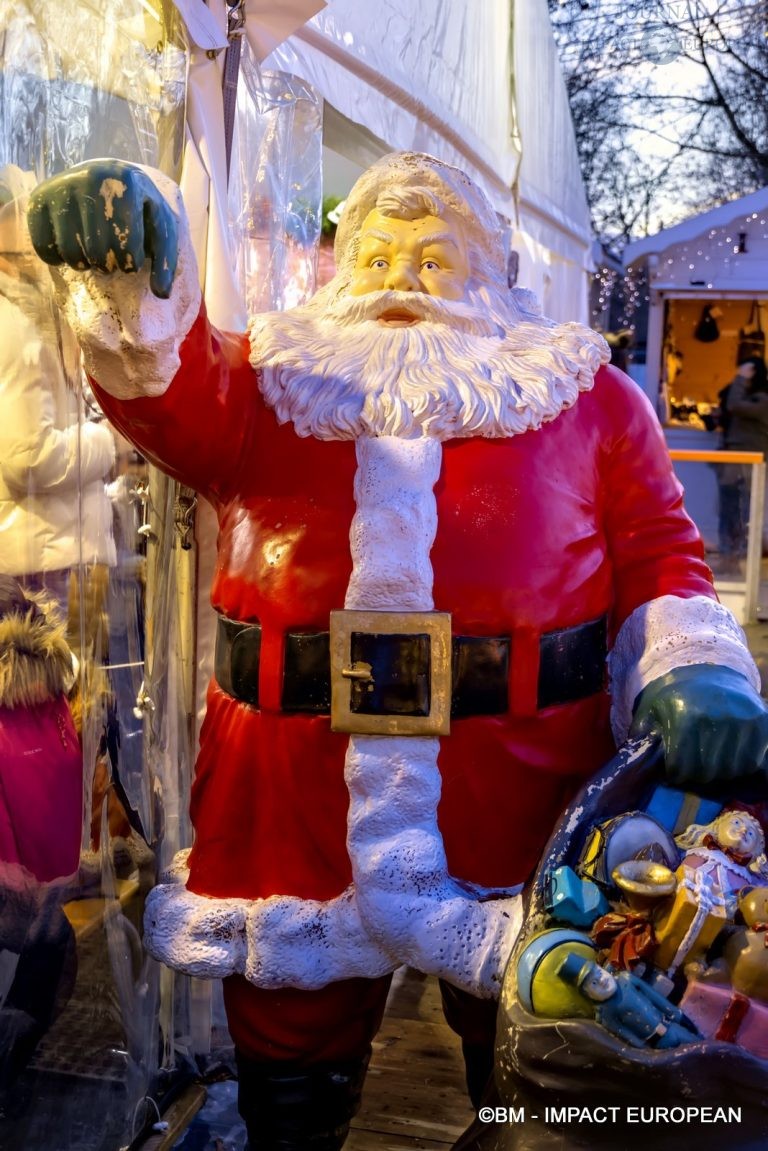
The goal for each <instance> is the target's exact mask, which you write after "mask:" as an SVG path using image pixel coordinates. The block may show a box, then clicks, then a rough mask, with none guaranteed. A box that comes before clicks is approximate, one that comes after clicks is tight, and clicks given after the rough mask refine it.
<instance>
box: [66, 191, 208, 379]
mask: <svg viewBox="0 0 768 1151" xmlns="http://www.w3.org/2000/svg"><path fill="white" fill-rule="evenodd" d="M144 171H146V173H147V175H148V176H149V177H150V179H151V180H152V181H153V183H154V184H155V185H156V187H157V188H158V190H159V191H160V192H161V193H162V195H163V197H164V198H165V200H166V202H167V203H168V204H169V205H170V207H171V208H172V210H173V212H174V213H175V214H176V215H177V216H178V219H179V261H178V265H177V268H176V275H175V277H174V280H173V287H172V289H171V295H170V298H169V299H167V300H161V299H158V297H157V296H154V295H153V294H152V291H151V289H150V286H149V267H148V265H145V267H144V268H143V269H142V270H141V271H140V272H135V273H131V274H123V273H119V272H113V273H107V272H99V271H93V270H91V271H87V272H80V271H75V269H74V268H69V267H66V266H64V267H60V268H51V278H52V280H53V286H54V292H55V295H56V300H57V302H58V304H59V307H60V308H61V309H62V311H63V313H64V315H65V318H66V320H67V323H68V324H69V325H70V327H71V328H72V330H73V332H74V333H75V336H76V337H77V340H78V343H79V344H80V347H81V348H82V350H83V358H84V361H85V367H86V371H87V372H88V374H89V375H91V376H93V378H94V379H95V380H97V381H98V383H99V384H100V385H101V387H102V388H103V389H104V391H106V392H109V394H110V395H112V396H115V397H116V398H117V399H119V400H131V399H135V398H136V397H138V396H161V395H162V394H163V393H164V392H165V391H166V390H167V389H168V386H169V385H170V383H171V380H172V379H173V377H174V376H175V375H176V372H177V371H178V369H179V364H180V359H179V348H180V347H181V344H182V342H183V341H184V338H185V336H186V335H187V333H188V332H189V330H190V328H191V327H192V325H193V323H194V322H195V320H196V318H197V315H198V313H199V311H200V302H201V299H202V295H201V292H200V285H199V283H198V273H197V263H196V261H195V255H194V251H193V249H192V243H191V240H190V237H189V227H188V224H187V216H186V212H185V210H184V204H183V202H182V199H181V192H180V191H179V189H178V187H177V186H176V184H174V182H173V181H172V180H169V179H168V177H167V176H164V175H163V173H162V172H158V171H155V170H154V169H152V168H145V169H144Z"/></svg>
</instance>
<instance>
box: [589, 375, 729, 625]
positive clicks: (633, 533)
mask: <svg viewBox="0 0 768 1151" xmlns="http://www.w3.org/2000/svg"><path fill="white" fill-rule="evenodd" d="M593 397H594V401H595V403H596V405H597V421H598V425H599V427H600V433H601V445H600V446H601V454H602V467H601V475H602V477H603V484H604V490H603V501H604V508H605V524H606V535H607V539H608V548H609V551H610V556H611V561H612V563H613V568H614V586H615V597H616V599H615V609H614V613H615V614H614V630H618V628H619V627H620V626H621V624H622V623H623V622H624V620H625V619H626V618H627V616H629V615H630V614H631V613H632V612H633V611H634V610H635V608H637V607H639V606H640V604H643V603H646V602H647V601H648V600H652V599H656V598H658V597H659V596H663V595H675V596H680V597H681V598H683V599H687V598H688V597H690V596H695V595H704V596H709V597H710V598H711V599H716V598H717V597H716V595H715V591H714V588H713V586H712V573H711V571H710V570H709V568H708V566H707V564H706V563H705V562H704V545H703V544H702V541H701V537H700V535H699V532H698V529H697V528H696V525H695V524H694V523H693V521H692V520H691V519H690V517H689V516H688V514H687V513H686V511H685V509H684V507H683V489H682V487H681V485H680V483H679V481H678V479H677V477H676V476H675V473H674V471H673V468H672V461H671V460H670V456H669V449H668V447H667V444H666V441H665V439H664V433H663V431H662V429H661V426H660V424H659V421H658V420H657V418H656V415H655V413H654V411H653V409H652V408H651V405H650V404H649V403H648V400H647V399H646V397H645V395H644V394H643V392H642V391H641V390H640V388H639V387H638V386H637V384H636V383H635V382H634V381H633V380H631V379H630V378H629V377H628V376H626V375H625V374H624V373H623V372H621V371H619V370H618V369H617V368H612V367H608V368H602V369H601V370H600V372H599V373H598V375H597V378H596V381H595V388H594V392H593Z"/></svg>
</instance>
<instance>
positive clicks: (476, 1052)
mask: <svg viewBox="0 0 768 1151" xmlns="http://www.w3.org/2000/svg"><path fill="white" fill-rule="evenodd" d="M461 1052H462V1055H463V1056H464V1071H465V1076H466V1081H467V1094H468V1095H469V1098H470V1102H471V1103H472V1106H473V1107H474V1109H475V1111H477V1110H479V1108H480V1104H481V1102H482V1100H483V1096H484V1095H485V1091H486V1088H487V1087H488V1083H489V1081H490V1079H491V1076H492V1075H493V1044H492V1043H467V1042H466V1040H465V1041H464V1042H463V1043H462V1044H461Z"/></svg>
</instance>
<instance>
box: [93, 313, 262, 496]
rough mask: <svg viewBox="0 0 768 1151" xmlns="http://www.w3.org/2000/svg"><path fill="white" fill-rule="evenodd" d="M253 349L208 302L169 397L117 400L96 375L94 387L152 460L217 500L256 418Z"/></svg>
mask: <svg viewBox="0 0 768 1151" xmlns="http://www.w3.org/2000/svg"><path fill="white" fill-rule="evenodd" d="M248 350H249V347H248V337H247V336H246V335H236V334H234V333H231V332H219V331H217V330H216V329H215V328H214V327H212V326H211V325H210V324H209V323H208V319H207V316H206V314H205V307H204V306H203V307H201V310H200V314H199V316H198V318H197V319H196V320H195V323H194V324H193V326H192V328H191V329H190V331H189V333H188V335H187V336H186V338H185V340H184V342H183V343H182V345H181V349H180V355H181V366H180V368H179V370H178V372H177V373H176V375H175V376H174V378H173V380H172V382H171V384H170V387H169V388H168V390H167V391H166V392H165V393H164V395H162V396H156V397H153V398H147V397H142V398H139V399H134V400H117V399H115V398H114V397H113V396H111V395H109V393H108V392H105V391H104V389H103V388H101V387H100V386H99V384H98V383H97V381H95V380H93V381H92V384H93V390H94V393H95V395H96V397H97V399H98V401H99V404H100V405H101V407H102V408H103V410H104V412H105V414H106V415H107V416H108V417H109V419H110V420H111V421H112V423H113V424H114V425H115V427H117V428H118V429H119V430H120V431H121V432H122V433H123V435H124V436H125V437H126V438H127V439H129V440H130V441H131V443H132V444H135V445H136V447H137V448H138V449H139V450H140V451H141V452H142V454H143V455H145V456H146V457H147V459H149V460H151V462H152V463H154V464H156V465H157V466H158V467H159V468H162V470H163V471H165V472H168V474H169V475H171V476H173V477H174V479H177V480H180V481H181V483H183V484H187V485H188V486H189V487H191V488H194V489H195V490H196V491H199V492H200V493H201V494H202V495H204V496H206V497H207V498H208V499H210V500H212V501H213V502H217V501H219V499H220V498H221V496H222V493H223V492H225V491H226V489H227V486H228V482H229V481H231V479H232V478H233V477H234V476H235V475H236V474H237V471H238V468H239V466H240V461H241V459H242V457H243V454H244V453H245V451H246V450H247V444H248V440H249V437H250V432H251V428H252V424H253V418H254V412H255V407H256V405H255V404H254V393H255V390H256V388H257V380H256V374H255V372H254V370H253V369H252V368H251V366H250V364H249V362H248Z"/></svg>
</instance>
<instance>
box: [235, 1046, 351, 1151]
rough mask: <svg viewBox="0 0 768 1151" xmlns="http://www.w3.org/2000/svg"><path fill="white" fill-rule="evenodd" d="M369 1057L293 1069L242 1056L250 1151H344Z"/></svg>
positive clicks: (241, 1102)
mask: <svg viewBox="0 0 768 1151" xmlns="http://www.w3.org/2000/svg"><path fill="white" fill-rule="evenodd" d="M369 1058H370V1052H368V1054H366V1055H365V1056H364V1057H363V1058H360V1059H354V1060H348V1061H344V1062H338V1063H336V1062H333V1063H319V1064H315V1065H313V1066H312V1067H308V1068H298V1069H291V1067H290V1066H285V1065H282V1064H280V1063H267V1064H264V1063H257V1062H254V1061H252V1060H250V1059H246V1058H244V1057H243V1056H241V1055H240V1054H238V1057H237V1070H238V1079H239V1087H238V1108H239V1111H240V1114H241V1115H242V1117H243V1119H244V1120H245V1125H246V1128H247V1130H248V1149H249V1151H339V1148H341V1147H343V1145H344V1142H345V1140H346V1138H347V1135H348V1133H349V1124H350V1122H351V1120H352V1118H353V1117H354V1116H355V1115H356V1114H357V1111H358V1108H359V1107H360V1096H361V1093H362V1089H363V1081H364V1079H365V1072H366V1069H367V1067H368V1060H369Z"/></svg>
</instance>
